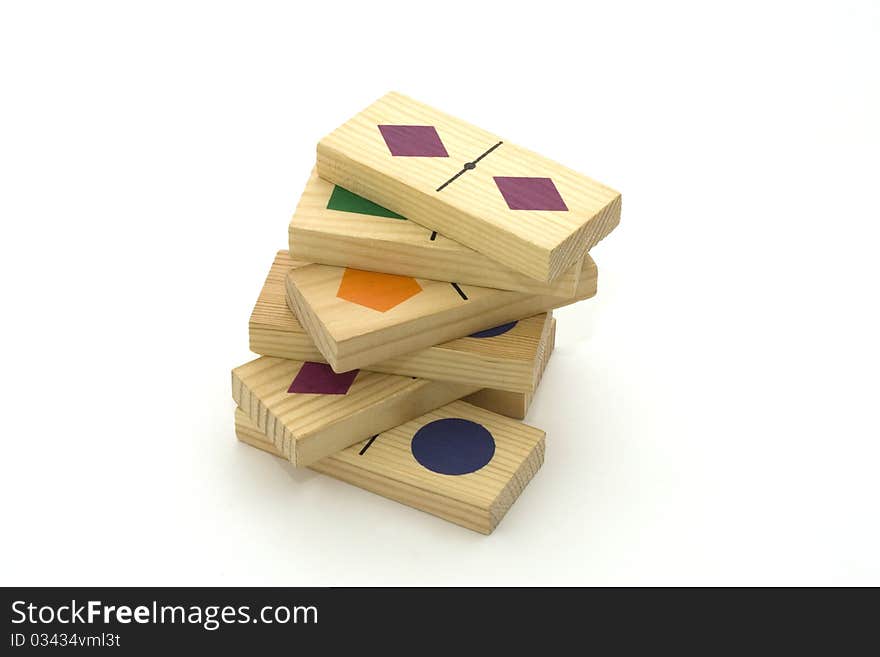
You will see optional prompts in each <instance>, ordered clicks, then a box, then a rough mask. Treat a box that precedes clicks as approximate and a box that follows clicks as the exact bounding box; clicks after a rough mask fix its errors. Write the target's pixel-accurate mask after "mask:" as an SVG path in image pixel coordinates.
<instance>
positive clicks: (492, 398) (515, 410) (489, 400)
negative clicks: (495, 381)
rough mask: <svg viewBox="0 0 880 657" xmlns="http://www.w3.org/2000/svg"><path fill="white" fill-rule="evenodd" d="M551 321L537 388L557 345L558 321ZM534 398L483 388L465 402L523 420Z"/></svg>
mask: <svg viewBox="0 0 880 657" xmlns="http://www.w3.org/2000/svg"><path fill="white" fill-rule="evenodd" d="M549 319H550V321H549V322H548V323H547V328H548V329H549V330H548V335H547V340H546V341H545V342H542V344H541V347H542V348H541V353H540V355H539V359H538V378H537V381H536V384H535V385H536V387H537V384H539V383H540V382H541V377H542V376H543V375H544V369H545V368H546V367H547V361H548V360H550V354H552V353H553V348H554V347H555V345H556V319H555V318H553V317H550V318H549ZM533 398H534V393H533V392H508V391H506V390H496V389H494V388H483V389H482V390H478V391H477V392H475V393H473V394H472V395H468V396H467V397H465V398H464V401H466V402H467V403H469V404H473V405H474V406H479V407H480V408H485V409H486V410H488V411H492V412H493V413H498V414H499V415H506V416H507V417H512V418H515V419H517V420H522V419H523V418H525V416H526V414H528V412H529V406H531V405H532V399H533Z"/></svg>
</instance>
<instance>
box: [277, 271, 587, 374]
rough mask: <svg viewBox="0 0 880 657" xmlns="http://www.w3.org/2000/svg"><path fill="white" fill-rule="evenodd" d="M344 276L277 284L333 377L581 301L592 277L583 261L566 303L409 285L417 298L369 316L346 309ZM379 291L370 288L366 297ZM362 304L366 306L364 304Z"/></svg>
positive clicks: (323, 274)
mask: <svg viewBox="0 0 880 657" xmlns="http://www.w3.org/2000/svg"><path fill="white" fill-rule="evenodd" d="M351 271H352V270H348V269H345V268H342V267H331V266H329V265H315V264H312V265H307V266H305V267H300V268H297V269H293V270H291V271H289V272H288V274H287V277H286V281H285V288H286V292H287V303H288V305H289V306H290V308H291V310H293V311H294V314H295V315H296V316H297V319H298V320H299V322H300V324H302V326H303V328H304V329H305V330H306V332H307V333H308V334H309V336H310V337H311V338H312V340H313V341H314V342H315V345H316V346H317V348H318V351H320V352H321V354H323V356H324V358H325V359H326V360H327V362H328V363H330V364H331V366H332V367H333V369H334V370H336V371H337V372H342V371H345V370H349V369H353V368H356V367H365V368H370V367H375V364H376V363H379V362H381V361H383V360H387V359H389V358H394V357H398V356H401V355H403V354H408V353H411V352H414V351H417V350H419V349H424V348H426V347H429V346H431V345H435V344H439V343H441V342H445V341H448V340H452V339H454V338H458V337H463V336H466V335H470V334H472V333H474V332H475V331H481V330H483V329H488V328H490V327H493V326H497V325H499V324H504V323H505V322H509V321H512V320H519V319H521V318H523V317H528V316H530V315H534V314H536V313H540V312H546V311H548V310H550V309H552V308H558V307H560V306H564V305H567V304H569V303H574V302H575V301H579V300H582V299H586V298H589V297H591V296H593V295H594V294H595V293H596V279H597V275H598V274H597V270H596V267H595V263H593V261H592V259H591V258H589V256H587V259H586V260H585V262H584V269H583V271H582V272H581V277H580V281H579V283H578V293H577V295H576V296H575V297H573V298H569V299H564V298H562V297H552V296H541V295H528V294H524V293H522V292H511V291H505V290H493V289H490V288H481V287H476V286H465V285H460V286H453V285H451V284H448V283H441V282H438V281H429V280H425V279H413V281H415V283H416V284H417V286H418V290H419V291H418V292H417V293H415V294H413V295H411V296H409V297H407V298H406V299H405V300H403V301H401V302H399V303H398V304H397V305H395V306H393V307H391V308H386V309H383V310H377V309H376V308H373V307H370V306H369V305H364V303H362V302H356V301H353V300H352V298H356V295H355V297H352V296H345V294H343V289H344V283H345V280H346V276H348V275H349V272H351ZM379 287H380V283H377V284H376V285H375V286H373V291H376V290H377V289H378V288H379ZM371 293H372V292H371ZM362 301H365V302H366V303H367V304H369V299H366V300H362ZM383 301H384V300H383ZM490 387H495V388H500V387H501V386H498V385H492V386H490Z"/></svg>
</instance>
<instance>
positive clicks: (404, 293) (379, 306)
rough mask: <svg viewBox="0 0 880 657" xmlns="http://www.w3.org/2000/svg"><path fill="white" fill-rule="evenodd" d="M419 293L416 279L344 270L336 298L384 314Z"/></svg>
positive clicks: (357, 270) (373, 272)
mask: <svg viewBox="0 0 880 657" xmlns="http://www.w3.org/2000/svg"><path fill="white" fill-rule="evenodd" d="M421 291H422V288H421V286H420V285H419V284H418V282H417V281H416V279H414V278H410V277H409V276H397V275H395V274H381V273H379V272H375V271H363V270H361V269H346V270H345V272H344V273H343V274H342V281H341V282H340V283H339V291H337V292H336V296H337V297H339V298H340V299H345V300H346V301H351V302H352V303H356V304H358V305H361V306H366V307H367V308H372V309H373V310H378V311H379V312H383V313H384V312H385V311H386V310H391V309H392V308H394V306H397V305H400V304H401V303H403V302H404V301H406V300H407V299H409V298H410V297H414V296H415V295H417V294H418V293H419V292H421Z"/></svg>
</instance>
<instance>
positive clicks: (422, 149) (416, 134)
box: [379, 125, 449, 157]
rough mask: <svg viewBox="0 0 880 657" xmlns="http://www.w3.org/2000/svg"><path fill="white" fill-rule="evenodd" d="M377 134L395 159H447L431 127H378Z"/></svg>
mask: <svg viewBox="0 0 880 657" xmlns="http://www.w3.org/2000/svg"><path fill="white" fill-rule="evenodd" d="M379 132H381V133H382V139H384V140H385V143H386V144H387V145H388V150H389V151H391V154H392V155H394V156H396V157H449V153H447V152H446V147H445V146H444V145H443V142H442V141H440V135H438V134H437V129H436V128H435V127H434V126H432V125H380V126H379Z"/></svg>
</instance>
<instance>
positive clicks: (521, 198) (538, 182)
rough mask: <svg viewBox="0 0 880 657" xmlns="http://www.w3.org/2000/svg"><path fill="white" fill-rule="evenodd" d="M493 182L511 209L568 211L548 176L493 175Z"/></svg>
mask: <svg viewBox="0 0 880 657" xmlns="http://www.w3.org/2000/svg"><path fill="white" fill-rule="evenodd" d="M495 184H496V185H498V189H499V191H500V192H501V195H502V196H503V197H504V200H505V201H507V207H509V208H510V209H511V210H558V211H565V212H567V211H568V206H567V205H565V201H563V200H562V197H561V196H560V195H559V191H558V190H557V189H556V185H554V184H553V181H552V180H551V179H550V178H517V177H513V176H495Z"/></svg>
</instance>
